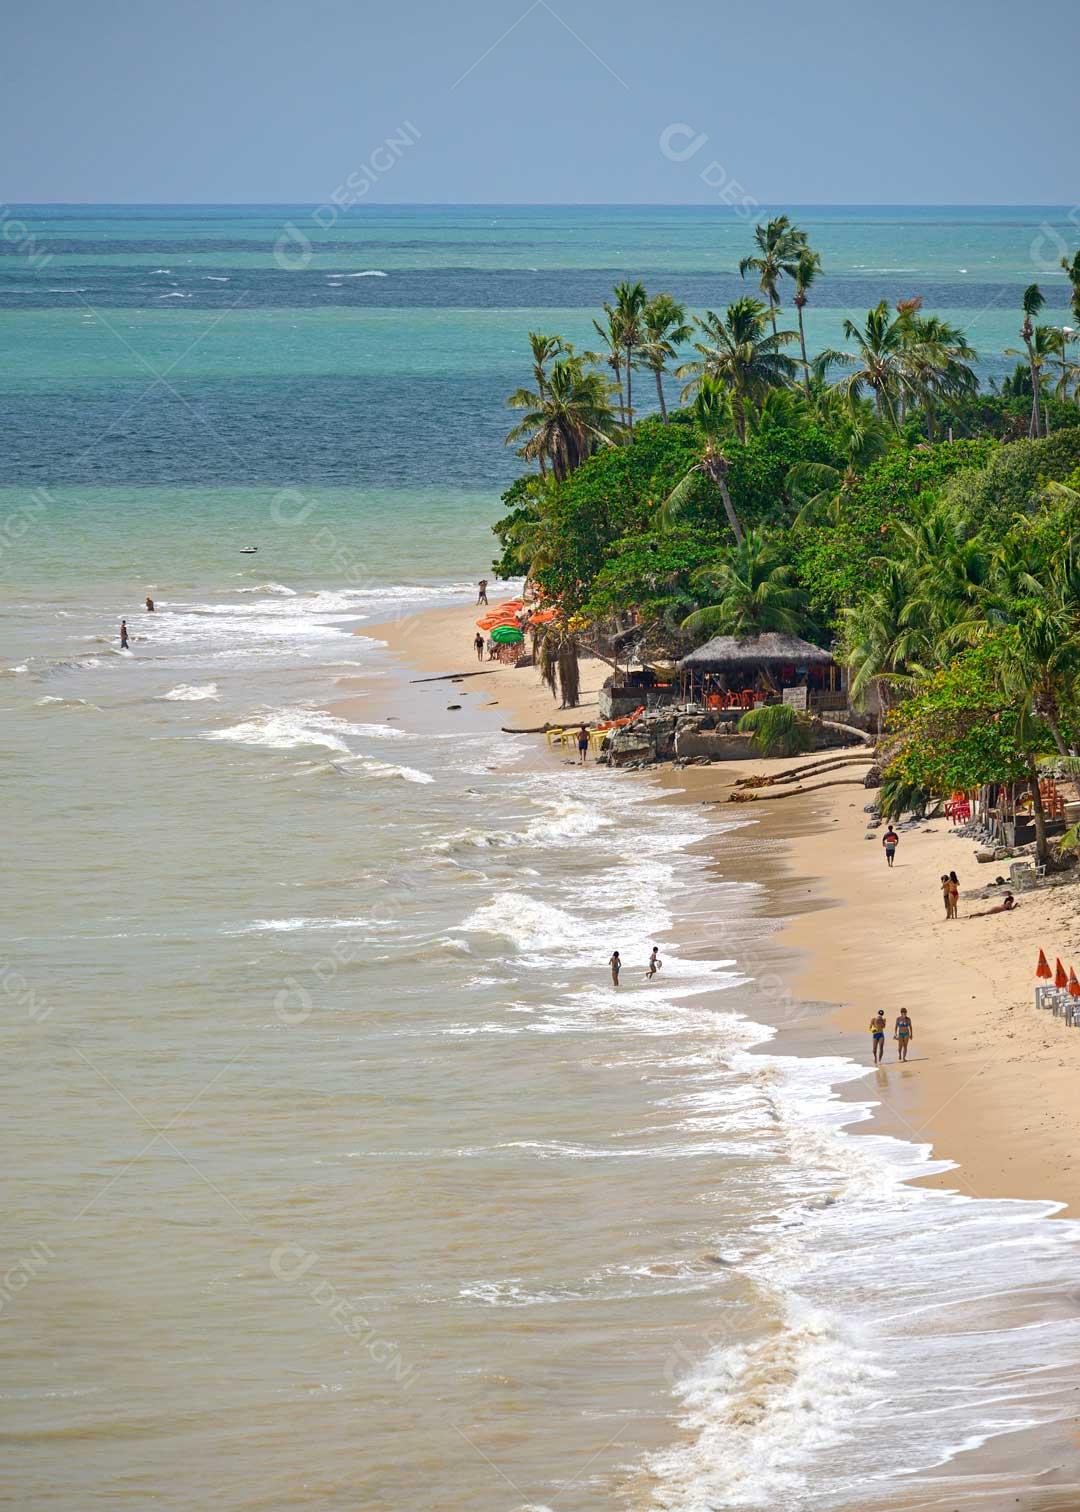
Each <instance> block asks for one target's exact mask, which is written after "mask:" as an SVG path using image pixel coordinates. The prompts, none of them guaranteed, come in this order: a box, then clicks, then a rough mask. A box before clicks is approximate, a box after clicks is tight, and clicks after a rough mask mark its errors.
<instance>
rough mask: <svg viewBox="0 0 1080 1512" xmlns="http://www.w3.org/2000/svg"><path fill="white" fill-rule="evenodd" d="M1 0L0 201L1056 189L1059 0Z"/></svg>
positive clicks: (1060, 173)
mask: <svg viewBox="0 0 1080 1512" xmlns="http://www.w3.org/2000/svg"><path fill="white" fill-rule="evenodd" d="M5 9H6V19H5V23H4V32H5V57H6V64H7V66H6V68H5V79H4V89H3V91H2V92H0V131H2V140H3V144H4V153H3V162H4V173H3V180H2V182H0V198H2V199H4V200H7V201H9V202H11V201H49V200H51V201H56V200H74V201H158V202H170V201H171V202H177V201H204V202H210V201H228V202H239V201H255V202H296V201H301V202H310V201H315V202H322V201H325V200H327V199H329V197H330V195H331V194H332V192H333V191H334V190H335V189H336V188H338V186H340V185H343V184H345V183H346V181H347V180H348V179H349V176H350V175H352V176H353V184H354V188H355V186H356V185H358V184H361V183H364V182H368V183H369V184H370V187H369V188H368V189H367V191H366V193H365V194H364V195H363V196H362V197H364V198H366V199H367V200H368V201H369V202H370V201H374V200H376V199H378V200H384V201H425V200H426V201H439V202H443V203H445V202H453V201H489V202H491V201H495V202H507V201H515V200H517V201H526V202H538V201H557V202H568V203H572V202H575V201H584V202H599V201H614V202H621V203H632V202H643V201H663V202H703V203H712V202H715V201H716V200H718V199H720V200H722V199H723V197H724V196H725V195H727V196H729V197H730V196H733V195H736V194H738V193H740V192H741V193H745V194H746V195H749V196H752V197H753V198H754V199H757V200H761V201H770V202H776V201H784V202H789V203H802V204H806V203H815V202H833V203H859V202H864V203H865V202H886V203H904V202H908V203H910V202H916V203H934V202H948V203H1010V202H1023V203H1055V204H1056V203H1060V204H1068V205H1071V204H1073V203H1074V202H1076V201H1077V200H1078V199H1080V173H1078V172H1077V151H1076V144H1077V139H1078V128H1080V106H1078V104H1077V95H1076V90H1075V60H1076V57H1077V42H1078V40H1080V19H1078V17H1080V6H1078V5H1077V4H1076V0H1044V3H1043V4H1041V5H1039V6H1038V7H1031V8H1026V9H1025V8H1021V7H1018V6H1017V5H1015V4H1008V3H1006V0H910V3H907V4H903V5H891V4H885V3H881V0H817V3H816V4H808V3H806V0H775V3H773V4H771V5H763V4H760V3H759V4H756V5H751V4H747V3H740V4H732V3H729V0H684V3H682V4H667V5H657V4H654V3H647V0H588V3H582V0H552V3H550V4H549V3H548V0H470V3H467V4H465V5H461V4H452V3H447V0H398V3H394V0H390V3H384V4H380V5H371V4H364V3H353V4H349V3H345V0H306V3H301V4H298V3H296V0H287V3H282V0H184V3H182V4H179V3H176V0H149V3H145V0H143V3H136V0H110V3H103V0H31V3H29V4H23V5H20V6H18V7H16V6H15V5H14V4H13V3H10V4H8V5H7V6H6V7H5ZM1029 24H1031V25H1034V26H1035V27H1036V28H1037V36H1036V37H1035V39H1034V40H1032V39H1031V38H1030V35H1029ZM406 123H408V124H409V126H410V127H411V128H413V129H414V131H415V132H416V133H418V134H419V140H414V141H413V142H412V143H411V145H410V146H409V147H408V148H407V149H403V148H399V149H398V151H397V152H396V153H395V152H393V151H391V152H389V153H387V152H385V151H384V152H380V151H379V148H380V144H382V143H383V142H384V141H385V140H386V139H387V138H388V137H392V136H394V135H395V133H399V134H400V133H401V131H402V130H403V128H405V126H406ZM665 128H676V129H675V130H669V131H668V134H667V136H666V137H663V136H662V134H663V133H664V131H665ZM662 140H663V141H664V142H666V144H667V151H666V152H665V151H664V150H663V148H662V145H661V142H662ZM373 153H374V154H375V168H373V169H369V170H367V171H366V170H365V166H364V165H365V164H368V165H370V164H371V162H372V154H373ZM380 165H382V166H380ZM703 175H704V177H703Z"/></svg>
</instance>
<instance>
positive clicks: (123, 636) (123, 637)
mask: <svg viewBox="0 0 1080 1512" xmlns="http://www.w3.org/2000/svg"><path fill="white" fill-rule="evenodd" d="M120 649H121V651H126V650H127V649H128V629H127V620H126V619H122V620H121V621H120Z"/></svg>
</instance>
